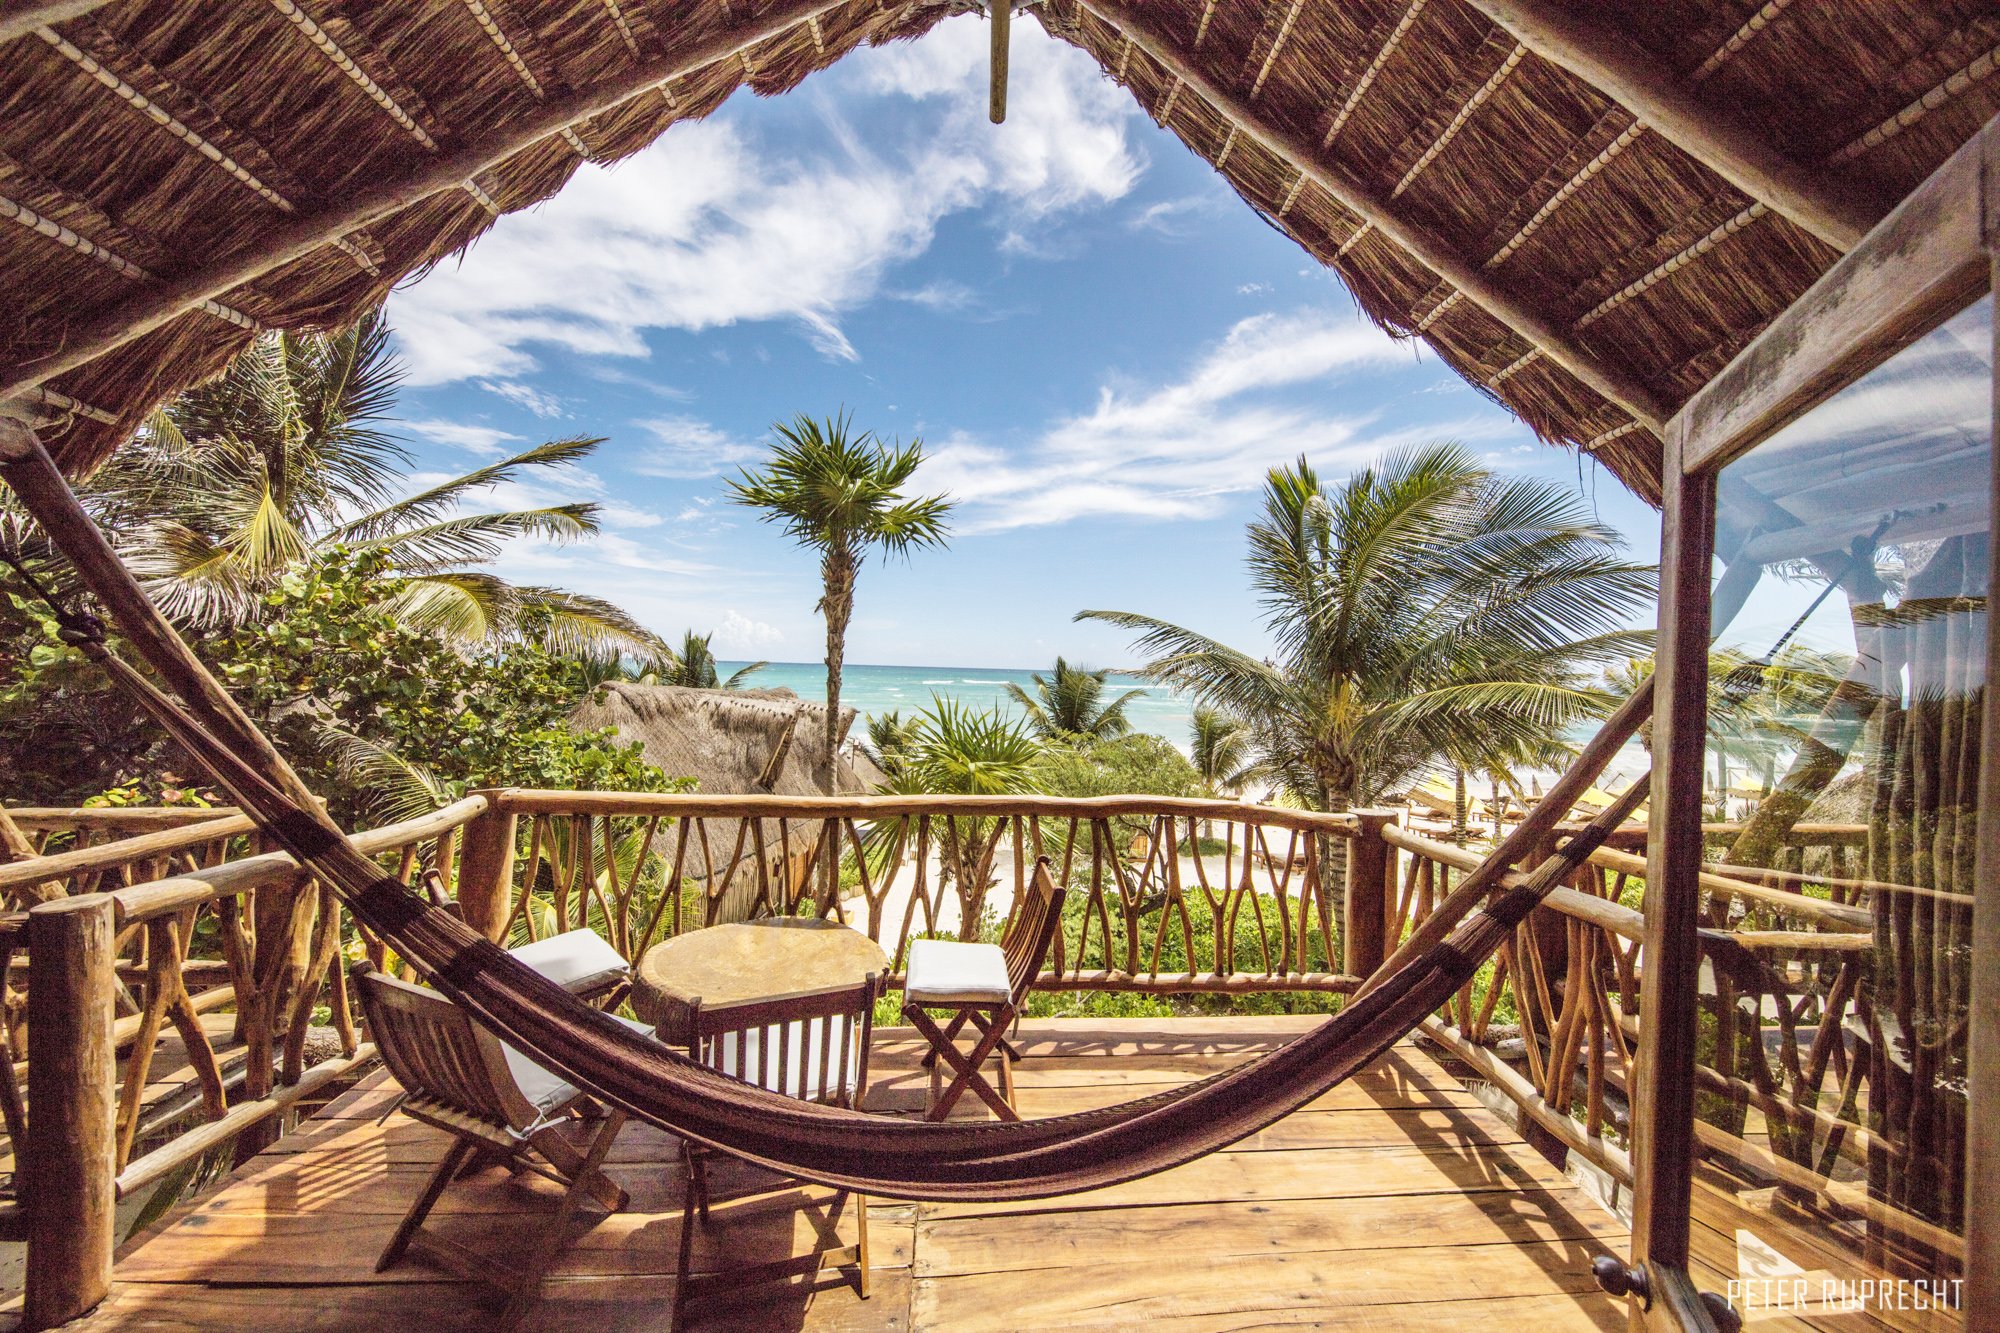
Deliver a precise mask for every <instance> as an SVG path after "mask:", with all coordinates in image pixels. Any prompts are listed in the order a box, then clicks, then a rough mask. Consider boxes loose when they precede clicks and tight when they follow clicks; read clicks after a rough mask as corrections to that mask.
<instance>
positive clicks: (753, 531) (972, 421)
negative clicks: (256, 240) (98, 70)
mask: <svg viewBox="0 0 2000 1333" xmlns="http://www.w3.org/2000/svg"><path fill="white" fill-rule="evenodd" d="M985 42H986V33H985V27H984V24H983V22H981V21H980V20H978V19H977V18H956V19H952V20H949V21H947V22H945V23H943V24H941V25H940V26H939V27H938V29H937V30H936V31H934V32H933V33H932V34H931V35H930V36H928V37H926V38H924V39H923V40H922V41H919V42H915V43H904V44H899V45H897V46H894V47H891V48H886V49H882V50H865V51H861V52H858V53H856V54H855V55H854V56H852V57H851V58H849V59H848V60H846V61H844V62H842V63H841V64H840V65H839V66H837V67H836V68H835V69H833V70H831V71H828V72H826V73H824V74H821V75H818V76H815V77H814V78H813V79H812V80H810V81H809V82H807V83H806V84H805V85H804V86H803V87H802V88H800V89H798V90H797V91H795V92H794V93H792V94H790V95H788V96H786V97H783V98H777V99H759V98H754V97H752V96H750V95H748V94H739V95H738V96H737V97H736V98H735V99H734V100H732V101H731V102H730V103H729V104H728V105H727V106H726V107H724V108H723V110H722V111H721V112H719V113H718V114H716V115H715V116H713V117H711V118H710V119H708V120H706V121H704V122H700V123H698V124H689V125H683V126H679V127H676V128H675V129H674V130H672V131H670V132H669V133H668V134H667V135H666V136H664V137H663V138H662V139H661V140H660V141H659V142H658V143H656V144H654V145H653V146H652V147H651V148H650V149H648V150H647V151H646V152H644V153H641V154H639V155H638V156H636V157H634V158H632V159H629V160H627V161H625V162H623V163H620V164H619V165H617V166H615V167H612V168H610V169H608V170H605V169H600V168H596V167H588V166H587V167H585V168H584V169H583V170H582V172H580V173H579V175H578V177H577V179H575V180H574V181H572V182H571V184H570V186H569V187H568V188H567V189H566V190H565V191H564V192H563V193H562V194H561V195H560V196H558V197H557V198H556V199H554V200H551V201H549V202H548V203H546V204H544V205H542V206H541V207H540V208H539V209H536V210H534V211H532V212H529V213H526V214H520V215H514V216H510V217H507V218H503V219H501V221H500V222H499V223H498V225H497V226H496V227H495V228H494V230H493V232H492V233H491V234H489V235H488V236H486V237H485V238H484V239H482V240H481V241H480V242H479V243H478V244H477V245H476V246H474V247H473V248H472V250H471V251H470V252H468V253H467V254H466V255H465V256H464V257H463V258H462V259H460V260H458V261H457V262H454V263H447V264H445V265H442V266H441V267H440V268H439V269H438V270H437V271H435V272H433V273H432V274H430V275H429V276H428V277H426V278H425V279H423V281H421V282H419V283H416V284H414V285H412V286H410V287H407V288H405V289H404V290H403V291H401V292H399V293H398V294H397V295H396V296H395V297H394V298H393V299H392V301H391V304H390V315H391V319H392V321H393V322H394V323H395V325H396V327H397V330H398V336H399V344H400V349H401V352H402V355H403V357H404V360H405V361H406V363H407V366H408V370H409V385H410V387H409V389H408V390H407V392H406V393H405V395H404V398H403V402H402V409H401V410H402V414H403V415H404V416H405V417H406V418H407V420H406V422H405V424H404V432H405V434H406V435H407V436H408V438H409V440H410V443H411V444H412V446H413V447H414V449H415V450H416V452H417V455H418V458H419V461H420V465H421V467H422V468H424V469H425V471H426V472H427V473H433V474H436V475H445V474H448V473H452V472H457V471H463V470H465V469H466V468H469V467H472V466H475V465H477V464H479V463H481V462H483V461H488V460H490V459H491V458H492V457H494V456H496V455H497V454H498V453H500V452H501V451H502V450H507V449H518V448H521V447H524V446H525V445H527V444H530V443H533V442H537V441H540V440H543V439H549V438H554V437H556V436H565V435H604V436H608V437H609V439H610V443H609V444H607V445H606V446H605V447H604V448H603V449H602V450H601V451H600V452H599V454H598V456H597V457H596V458H594V459H593V460H591V462H590V464H589V466H588V468H587V469H570V470H568V472H567V473H566V474H564V475H560V476H550V477H548V478H545V479H543V480H542V481H540V482H538V483H537V484H536V485H535V486H534V487H533V488H532V489H530V488H526V487H514V488H508V489H507V490H506V491H505V492H504V493H502V494H498V495H496V496H495V497H494V499H495V502H496V503H506V504H517V503H547V502H549V501H551V500H555V499H579V498H581V499H592V500H596V501H598V502H600V503H601V504H603V505H604V507H605V511H604V522H605V532H604V534H603V535H602V536H600V537H599V538H598V539H596V540H595V541H592V542H588V543H582V544H577V545H571V546H566V547H551V546H548V545H545V544H541V543H519V544H517V545H516V546H515V547H514V548H513V549H511V550H510V551H509V552H508V554H507V555H506V557H505V558H504V560H503V562H502V567H501V569H502V572H503V573H506V574H508V575H509V576H512V577H515V578H519V579H524V580H532V581H536V582H544V583H556V584H561V585H563V586H567V587H571V588H575V589H579V590H582V591H586V592H591V593H596V594H599V595H603V596H607V597H611V598H613V599H615V600H617V601H619V602H621V603H622V604H624V605H625V606H627V607H629V608H630V609H631V610H633V611H634V612H635V613H637V614H638V615H639V616H640V617H641V618H642V619H643V620H644V621H646V622H647V623H648V624H650V625H651V626H653V627H654V628H655V629H658V630H660V631H661V632H663V633H666V634H668V635H669V636H671V637H678V634H679V632H680V630H681V629H683V628H685V627H692V628H695V629H698V630H701V631H704V632H705V631H708V630H714V631H716V639H715V646H716V649H717V651H718V653H719V655H721V656H724V657H727V658H733V659H741V658H745V657H752V656H754V657H764V658H771V659H773V660H778V661H810V660H816V659H817V658H818V657H819V655H820V652H821V645H822V634H821V629H820V625H819V622H818V620H817V618H816V616H815V615H814V613H813V603H814V601H815V599H816V597H817V595H818V589H817V568H816V564H815V562H814V561H813V559H812V558H811V557H810V556H809V555H808V554H807V553H805V552H803V551H800V550H798V549H797V548H795V547H793V546H792V545H791V544H790V543H788V542H787V541H786V540H785V539H784V538H783V537H782V536H781V535H780V534H779V533H778V532H776V531H775V530H773V529H770V528H767V527H764V526H762V525H760V524H758V523H757V522H756V521H755V517H754V515H753V514H752V513H751V512H750V511H747V510H742V509H738V508H734V507H732V506H730V505H729V504H728V503H727V501H726V498H725V488H724V484H723V479H724V477H726V476H728V475H733V473H734V472H735V470H736V469H737V468H738V467H739V466H741V465H742V464H744V463H748V462H754V461H755V460H756V459H757V458H758V457H759V455H760V453H761V452H762V441H763V440H764V438H765V437H766V433H767V430H768V427H769V425H770V423H771V422H772V421H774V420H776V419H780V418H789V417H791V416H793V415H794V414H796V413H799V412H807V413H811V414H813V415H825V414H829V413H832V412H835V411H838V410H840V409H841V408H843V407H844V408H846V409H848V410H850V411H852V412H853V413H854V416H855V419H856V422H857V423H858V424H859V425H861V426H864V427H868V428H872V429H874V430H876V431H878V432H879V433H881V434H883V435H887V436H896V437H900V438H902V439H904V440H908V439H910V438H912V437H921V439H922V440H923V442H924V444H925V446H926V450H927V452H928V453H929V454H930V455H932V457H931V461H930V462H928V463H927V464H926V466H925V468H924V469H923V471H921V472H920V473H919V474H918V480H919V483H920V487H921V488H922V489H927V490H943V491H949V492H951V493H952V494H954V495H956V496H957V497H959V500H960V508H959V511H958V514H957V516H956V528H957V532H956V535H955V536H954V539H953V542H952V544H951V547H950V548H949V549H948V550H945V551H940V552H926V553H922V554H920V555H919V556H918V557H917V558H916V560H915V561H914V562H913V563H912V564H909V565H907V566H905V565H898V564H888V565H883V564H871V565H870V566H869V567H868V568H867V569H866V570H865V571H864V574H863V576H862V582H861V588H860V596H859V600H858V605H857V610H856V617H855V622H854V626H853V629H852V631H851V633H850V637H849V648H848V657H849V660H850V661H854V662H864V663H890V664H909V665H931V664H936V665H982V666H995V667H1000V666H1010V667H1030V666H1045V665H1046V664H1047V663H1048V662H1049V661H1050V660H1051V659H1052V658H1053V657H1054V655H1055V654H1056V653H1058V652H1061V653H1065V654H1067V655H1068V656H1069V657H1070V658H1071V659H1072V660H1078V659H1081V660H1082V661H1084V662H1086V663H1090V664H1093V665H1113V664H1118V663H1124V662H1128V661H1130V660H1131V653H1130V651H1129V648H1128V645H1127V643H1126V641H1125V637H1124V636H1123V635H1122V634H1120V633H1119V632H1117V631H1114V630H1111V629H1109V628H1108V627H1103V626H1093V625H1076V624H1073V623H1071V616H1072V614H1073V613H1074V612H1075V611H1077V610H1078V609H1080V608H1084V607H1107V608H1116V609H1123V610H1136V611H1145V612H1149V613H1153V614H1158V615H1163V616H1168V617H1171V618H1174V619H1177V620H1180V621H1181V622H1182V623H1185V624H1190V625H1194V626H1197V627H1199V628H1201V629H1204V630H1206V631H1208V632H1210V633H1213V634H1216V635H1218V636H1220V637H1223V638H1225V639H1227V640H1229V641H1231V642H1233V643H1236V644H1238V645H1239V646H1242V647H1245V648H1252V649H1257V648H1260V647H1261V646H1262V644H1263V642H1264V636H1263V634H1262V632H1261V630H1260V628H1259V626H1258V623H1257V612H1256V607H1255V605H1254V604H1253V603H1252V602H1251V600H1250V598H1249V596H1248V592H1247V587H1246V582H1245V579H1244V575H1243V570H1242V554H1243V525H1244V522H1245V521H1246V519H1247V518H1248V517H1249V515H1250V513H1251V511H1252V509H1253V508H1254V506H1255V501H1256V491H1257V488H1258V486H1259V485H1260V483H1261V480H1262V476H1263V473H1264V471H1265V470H1266V469H1267V468H1269V467H1271V466H1272V465H1274V464H1278V463H1282V462H1286V461H1289V460H1290V459H1292V458H1294V457H1296V456H1297V455H1299V454H1300V453H1304V454H1306V455H1307V456H1308V457H1310V458H1311V459H1312V461H1313V462H1314V464H1315V465H1316V466H1318V467H1319V468H1320V470H1321V471H1322V473H1323V474H1328V475H1332V476H1340V475H1344V474H1345V473H1347V472H1349V471H1351V470H1352V469H1353V468H1354V467H1355V466H1357V465H1359V464H1361V463H1363V462H1366V461H1368V460H1370V459H1372V458H1373V457H1375V456H1376V455H1378V454H1379V453H1380V452H1381V451H1383V450H1385V449H1388V448H1393V447H1396V446H1398V445H1402V444H1409V443H1414V442H1422V441H1427V440H1431V439H1437V438H1455V439H1458V440H1460V441H1462V442H1464V443H1465V444H1466V445H1467V446H1469V447H1471V448H1473V449H1475V450H1476V451H1478V452H1479V453H1480V454H1481V455H1483V456H1485V457H1486V458H1488V459H1489V460H1490V462H1491V463H1492V465H1493V466H1496V467H1499V468H1505V469H1509V470H1518V471H1526V472H1533V473H1536V474H1539V475H1544V476H1548V477H1550V478H1552V479H1555V480H1559V481H1562V482H1564V483H1565V484H1567V485H1570V486H1576V485H1578V484H1579V483H1580V484H1581V485H1582V487H1583V488H1584V490H1585V492H1586V493H1587V494H1589V495H1591V496H1592V497H1593V498H1594V500H1595V501H1596V503H1597V504H1598V506H1599V510H1600V513H1601V514H1602V517H1603V518H1604V519H1605V521H1607V522H1609V523H1611V524H1612V525H1614V526H1616V527H1618V528H1620V529H1621V530H1623V531H1625V532H1627V533H1628V534H1629V537H1630V540H1631V543H1632V549H1633V551H1634V552H1635V553H1636V554H1638V555H1640V556H1641V557H1643V558H1645V559H1652V558H1653V557H1654V555H1655V554H1656V552H1657V540H1658V538H1657V518H1656V517H1655V516H1654V515H1653V513H1652V511H1651V510H1649V509H1647V508H1645V507H1644V506H1643V505H1641V504H1639V503H1638V502H1637V501H1635V500H1633V499H1631V498H1630V497H1629V496H1628V495H1626V494H1625V493H1624V492H1623V490H1622V489H1621V488H1620V487H1619V485H1618V483H1617V482H1616V481H1615V480H1614V479H1613V478H1612V477H1611V476H1610V475H1609V474H1608V473H1603V472H1601V471H1599V470H1598V469H1597V467H1596V465H1595V464H1593V463H1590V462H1587V461H1586V462H1583V463H1582V464H1581V470H1579V462H1578V460H1577V459H1576V458H1575V457H1573V456H1571V455H1569V454H1567V453H1564V452H1561V451H1558V450H1552V449H1548V448H1545V447H1542V446H1539V445H1537V444H1536V442H1535V441H1534V439H1533V437H1532V435H1531V434H1530V432H1529V431H1528V430H1527V429H1526V428H1525V427H1524V426H1522V425H1521V424H1520V423H1519V422H1517V421H1515V420H1514V419H1513V418H1512V417H1511V416H1509V415H1508V414H1507V413H1506V412H1504V411H1503V410H1502V409H1500V408H1498V407H1496V406H1495V405H1493V404H1492V403H1490V402H1489V401H1487V400H1486V399H1484V398H1482V397H1481V396H1480V395H1478V394H1477V393H1475V392H1474V391H1473V390H1471V389H1470V388H1468V387H1466V386H1465V385H1464V384H1463V383H1461V382H1460V381H1459V380H1458V379H1457V378H1456V377H1454V376H1453V375H1452V374H1451V373H1450V372H1449V371H1448V370H1446V369H1445V368H1444V367H1443V366H1442V365H1441V364H1440V363H1439V362H1437V361H1436V360H1435V359H1434V358H1432V357H1430V356H1429V355H1428V354H1425V353H1423V352H1421V351H1420V349H1419V348H1417V347H1416V346H1415V345H1412V344H1398V343H1395V342H1393V341H1391V340H1390V339H1389V338H1387V337H1385V336H1384V335H1382V334H1380V333H1378V332H1377V331H1376V330H1375V328H1374V327H1373V326H1372V325H1371V324H1369V323H1368V322H1367V321H1366V320H1365V319H1364V318H1363V317H1362V316H1361V315H1360V314H1359V313H1358V312H1357V311H1356V309H1355V307H1354V305H1353V303H1352V301H1350V300H1349V298H1348V297H1347V295H1346V293H1345V291H1344V290H1343V289H1342V288H1341V287H1340V285H1339V284H1338V282H1337V281H1335V280H1334V279H1333V277H1332V275H1331V274H1330V273H1329V272H1328V271H1326V270H1324V269H1321V268H1320V267H1319V266H1318V265H1317V264H1315V263H1314V262H1313V261H1312V260H1311V259H1310V258H1309V257H1307V256H1306V255H1305V254H1304V252H1303V251H1301V250H1299V249H1298V248H1297V247H1296V246H1295V245H1293V244H1292V243H1291V242H1290V241H1288V240H1287V239H1285V238H1284V237H1283V236H1281V235H1279V234H1278V233H1277V232H1275V231H1274V230H1272V229H1271V228H1270V227H1268V226H1267V225H1265V223H1264V222H1263V221H1262V220H1260V219H1259V218H1258V217H1257V215H1256V214H1255V213H1253V212H1252V211H1251V210H1250V209H1249V208H1248V207H1247V206H1245V205H1244V204H1243V203H1242V202H1241V201H1240V200H1238V199H1237V198H1236V197H1235V195H1234V194H1233V193H1232V192H1231V191H1230V190H1229V188H1228V187H1227V185H1226V184H1224V183H1223V182H1222V180H1221V179H1220V178H1219V177H1218V176H1217V175H1216V174H1215V173H1214V172H1213V171H1212V170H1211V169H1210V168H1209V167H1208V166H1207V164H1205V163H1203V162H1202V161H1200V160H1199V159H1197V158H1195V157H1194V156H1193V155H1192V154H1190V153H1189V152H1187V150H1186V149H1184V148H1183V147H1182V146H1181V145H1180V143H1179V142H1178V141H1177V140H1175V139H1174V138H1173V137H1172V136H1171V135H1169V134H1167V133H1166V132H1164V131H1162V130H1161V129H1160V128H1159V127H1158V126H1156V125H1155V124H1154V123H1153V122H1152V121H1151V120H1149V119H1148V118H1147V117H1146V116H1145V115H1144V114H1143V113H1142V112H1141V111H1140V110H1139V109H1138V108H1137V106H1136V105H1134V104H1133V102H1132V101H1131V99H1130V98H1129V97H1128V96H1127V95H1126V94H1125V93H1124V92H1123V90H1121V89H1119V88H1117V87H1116V86H1115V85H1113V84H1112V83H1111V82H1110V81H1109V80H1108V79H1107V78H1105V77H1104V76H1103V74H1102V73H1101V72H1100V71H1099V70H1098V69H1097V68H1096V66H1095V65H1094V64H1092V63H1091V62H1090V61H1089V60H1088V59H1087V58H1085V57H1084V56H1083V55H1081V53H1079V52H1077V51H1075V50H1073V49H1072V48H1070V47H1068V46H1065V45H1061V44H1058V43H1056V42H1053V41H1051V40H1049V39H1047V38H1046V37H1045V36H1044V35H1043V34H1042V33H1041V31H1040V29H1039V28H1038V27H1036V26H1035V25H1033V24H1026V25H1022V27H1021V30H1020V31H1019V32H1017V34H1016V36H1015V39H1014V61H1013V65H1014V68H1013V81H1012V98H1011V104H1010V116H1009V121H1008V123H1007V124H1006V125H1005V126H1002V127H997V128H996V127H994V126H992V125H990V124H988V123H987V121H986V118H985V91H984V88H985Z"/></svg>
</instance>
